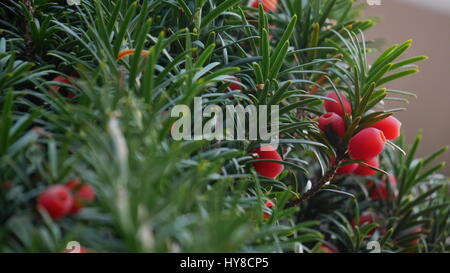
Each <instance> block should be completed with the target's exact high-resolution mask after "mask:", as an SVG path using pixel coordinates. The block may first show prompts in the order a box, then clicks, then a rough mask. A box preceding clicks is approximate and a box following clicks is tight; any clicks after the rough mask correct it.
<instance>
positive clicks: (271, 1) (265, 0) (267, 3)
mask: <svg viewBox="0 0 450 273" xmlns="http://www.w3.org/2000/svg"><path fill="white" fill-rule="evenodd" d="M259 2H261V3H262V4H263V8H264V11H265V12H269V11H275V10H276V9H277V4H278V0H252V1H251V2H250V6H251V7H252V8H258V6H259Z"/></svg>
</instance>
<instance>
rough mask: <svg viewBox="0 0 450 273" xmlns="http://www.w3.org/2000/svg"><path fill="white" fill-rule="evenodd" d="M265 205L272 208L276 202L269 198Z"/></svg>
mask: <svg viewBox="0 0 450 273" xmlns="http://www.w3.org/2000/svg"><path fill="white" fill-rule="evenodd" d="M265 205H266V207H268V208H271V207H273V206H275V203H274V202H272V201H271V200H267V201H266V204H265Z"/></svg>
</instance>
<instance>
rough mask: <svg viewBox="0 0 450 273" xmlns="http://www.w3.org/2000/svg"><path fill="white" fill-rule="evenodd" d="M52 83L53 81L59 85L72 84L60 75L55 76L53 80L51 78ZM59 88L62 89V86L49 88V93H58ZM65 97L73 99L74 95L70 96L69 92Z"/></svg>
mask: <svg viewBox="0 0 450 273" xmlns="http://www.w3.org/2000/svg"><path fill="white" fill-rule="evenodd" d="M71 76H73V77H76V76H75V75H71ZM52 81H54V82H60V83H65V84H72V82H71V81H70V79H68V78H66V77H64V76H62V75H58V76H56V77H55V78H53V80H52ZM61 87H62V86H60V85H52V86H51V87H50V88H51V90H50V92H54V91H56V92H59V90H60V89H61ZM66 96H67V97H68V98H74V97H75V95H74V94H72V93H70V92H68V93H67V95H66Z"/></svg>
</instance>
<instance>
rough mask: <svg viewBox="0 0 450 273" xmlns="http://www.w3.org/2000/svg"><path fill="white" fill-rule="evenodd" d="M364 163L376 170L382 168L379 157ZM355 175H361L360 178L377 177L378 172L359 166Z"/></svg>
mask: <svg viewBox="0 0 450 273" xmlns="http://www.w3.org/2000/svg"><path fill="white" fill-rule="evenodd" d="M363 162H364V163H366V164H367V165H369V166H372V167H374V168H379V167H380V160H379V159H378V157H374V158H371V159H367V160H364V161H363ZM353 173H354V174H357V175H360V176H372V175H375V174H376V173H377V171H376V170H374V169H371V168H369V167H367V166H365V165H363V164H358V167H357V168H356V170H355V171H354V172H353Z"/></svg>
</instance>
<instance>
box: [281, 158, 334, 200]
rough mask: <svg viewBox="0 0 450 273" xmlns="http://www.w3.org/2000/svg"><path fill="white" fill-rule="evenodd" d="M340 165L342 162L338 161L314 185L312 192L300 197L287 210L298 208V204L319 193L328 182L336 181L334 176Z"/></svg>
mask: <svg viewBox="0 0 450 273" xmlns="http://www.w3.org/2000/svg"><path fill="white" fill-rule="evenodd" d="M339 164H340V160H337V161H336V163H335V164H333V166H332V167H331V168H330V169H329V170H328V171H327V172H326V173H325V175H324V176H323V177H322V178H321V179H320V180H319V181H318V182H317V183H316V184H314V185H313V186H312V187H311V189H310V190H308V191H307V192H305V193H304V194H302V195H301V196H300V197H298V198H296V199H294V200H292V201H290V202H289V203H287V205H286V208H290V207H294V206H297V205H298V204H301V203H303V202H304V201H307V200H309V199H310V198H311V197H313V196H314V195H315V194H316V193H318V192H319V191H320V190H321V189H322V187H323V186H324V185H325V184H326V183H327V182H331V181H332V180H333V179H334V176H335V175H336V170H337V166H338V165H339Z"/></svg>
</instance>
